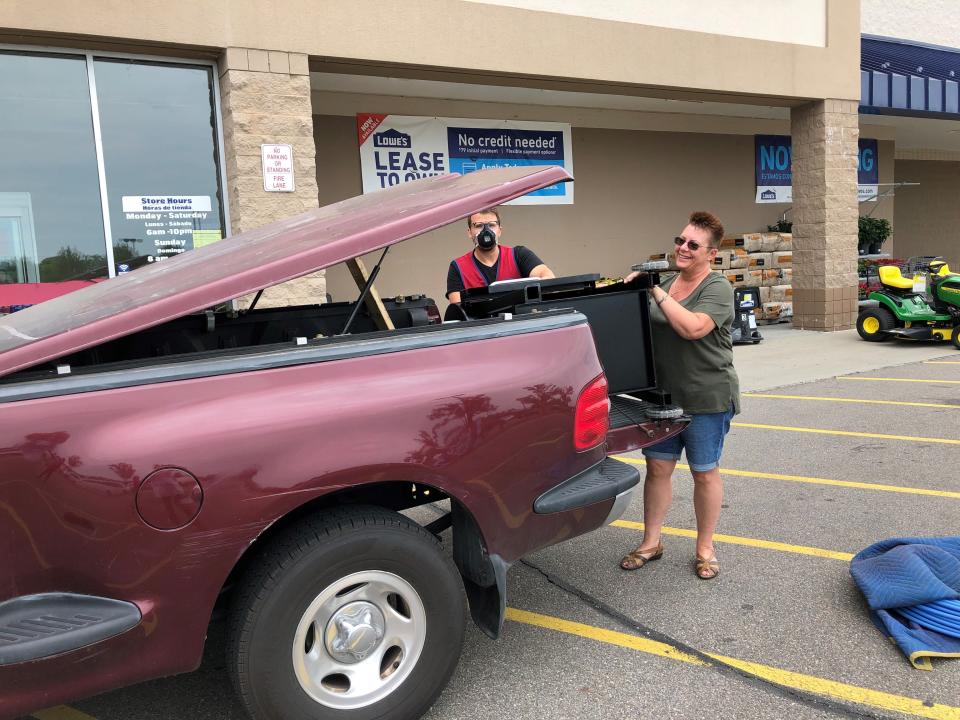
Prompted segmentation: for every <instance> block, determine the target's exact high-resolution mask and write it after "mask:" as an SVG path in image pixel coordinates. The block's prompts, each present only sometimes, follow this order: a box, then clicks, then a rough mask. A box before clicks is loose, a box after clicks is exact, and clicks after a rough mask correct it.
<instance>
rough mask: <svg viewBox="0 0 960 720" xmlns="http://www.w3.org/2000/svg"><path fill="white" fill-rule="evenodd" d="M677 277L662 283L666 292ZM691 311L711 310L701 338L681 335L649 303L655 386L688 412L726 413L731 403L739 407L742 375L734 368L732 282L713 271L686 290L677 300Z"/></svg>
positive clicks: (704, 311) (696, 413) (735, 409)
mask: <svg viewBox="0 0 960 720" xmlns="http://www.w3.org/2000/svg"><path fill="white" fill-rule="evenodd" d="M676 278H677V276H676V275H674V276H673V277H671V278H669V279H667V280H665V281H664V282H663V283H661V285H660V287H661V288H662V289H663V290H664V291H667V292H669V290H670V286H671V285H673V282H674V280H676ZM667 302H669V301H667ZM679 302H680V304H681V305H683V307H685V308H686V309H687V310H689V311H690V312H695V313H704V314H706V315H709V316H710V317H711V318H712V319H713V322H714V324H715V327H714V328H713V330H711V331H710V332H709V333H707V334H706V335H704V336H703V337H702V338H700V339H699V340H684V339H683V338H682V337H680V336H679V335H678V334H677V331H676V330H674V329H673V328H672V327H671V326H670V322H669V321H668V320H667V318H666V316H664V314H663V311H662V310H661V309H660V307H658V306H657V304H656V303H655V302H651V303H650V320H651V325H652V327H653V353H654V363H655V367H656V370H657V385H658V386H659V387H660V388H662V389H663V390H666V391H668V392H669V393H670V395H671V396H672V400H673V402H674V403H675V404H676V405H679V406H680V407H682V408H683V410H684V412H686V413H687V414H695V415H701V414H706V413H718V412H726V411H727V410H728V409H729V408H730V405H731V404H733V407H734V412H735V413H739V412H740V380H739V378H738V377H737V371H736V370H734V368H733V343H732V342H731V339H730V326H731V324H732V323H733V317H734V310H733V287H732V286H731V285H730V283H729V281H728V280H727V279H726V278H725V277H724V276H723V275H719V274H717V273H714V272H711V273H710V274H709V275H707V277H706V278H704V279H703V282H701V283H700V284H699V285H698V286H697V287H696V288H695V289H694V291H693V292H692V293H690V295H688V296H687V297H686V298H684V299H683V300H680V301H679Z"/></svg>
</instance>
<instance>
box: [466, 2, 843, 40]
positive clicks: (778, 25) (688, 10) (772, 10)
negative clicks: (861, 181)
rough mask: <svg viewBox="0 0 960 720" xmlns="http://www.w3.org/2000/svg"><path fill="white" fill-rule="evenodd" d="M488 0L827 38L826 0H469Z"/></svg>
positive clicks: (748, 34) (722, 30)
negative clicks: (728, 0)
mask: <svg viewBox="0 0 960 720" xmlns="http://www.w3.org/2000/svg"><path fill="white" fill-rule="evenodd" d="M467 1H468V2H478V3H486V4H488V5H506V6H507V7H515V8H525V9H527V10H541V11H544V12H554V13H564V14H566V15H580V16H582V17H592V18H600V19H603V20H617V21H620V22H630V23H637V24H639V25H654V26H656V27H667V28H674V29H677V30H693V31H694V32H704V33H713V34H717V35H731V36H733V37H742V38H755V39H758V40H775V41H777V42H786V43H800V44H803V45H819V46H821V47H822V46H823V45H825V44H826V40H827V0H777V1H776V2H775V3H772V2H770V0H737V2H736V6H735V7H731V4H730V3H705V2H703V0H670V2H623V1H622V0H467Z"/></svg>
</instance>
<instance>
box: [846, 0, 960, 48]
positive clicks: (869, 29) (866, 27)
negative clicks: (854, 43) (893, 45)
mask: <svg viewBox="0 0 960 720" xmlns="http://www.w3.org/2000/svg"><path fill="white" fill-rule="evenodd" d="M860 4H861V8H862V12H861V20H860V29H861V31H862V32H864V33H865V34H867V35H880V36H883V37H893V38H900V39H902V40H913V41H915V42H923V43H930V44H932V45H943V46H946V47H952V48H960V24H958V23H957V22H956V17H957V0H860Z"/></svg>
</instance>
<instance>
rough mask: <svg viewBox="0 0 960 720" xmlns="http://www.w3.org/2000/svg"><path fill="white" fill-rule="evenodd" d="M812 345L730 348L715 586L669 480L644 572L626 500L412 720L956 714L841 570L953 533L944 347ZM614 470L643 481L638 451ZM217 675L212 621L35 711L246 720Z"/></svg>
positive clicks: (559, 558)
mask: <svg viewBox="0 0 960 720" xmlns="http://www.w3.org/2000/svg"><path fill="white" fill-rule="evenodd" d="M770 335H771V339H774V338H776V337H783V338H785V339H784V340H783V342H784V343H786V342H795V338H796V336H792V335H787V334H784V333H781V334H779V335H778V332H777V331H774V332H772V333H770ZM821 337H823V336H821ZM826 342H827V343H834V346H833V347H836V348H839V349H838V350H837V351H836V356H835V357H833V356H830V357H827V356H828V355H829V353H828V352H826V351H824V352H821V353H820V354H819V356H818V355H817V353H816V352H815V351H814V350H813V349H812V348H811V349H808V350H807V351H806V353H805V354H806V355H807V356H808V357H816V360H817V363H819V364H820V365H821V366H823V367H827V368H829V372H827V371H826V370H824V369H823V368H821V369H820V370H818V371H810V370H809V369H805V368H804V367H803V363H804V360H805V358H804V355H803V354H801V355H799V356H796V357H794V362H795V363H797V365H798V366H799V367H791V368H784V371H783V372H782V373H781V375H780V377H783V378H788V379H789V380H791V381H792V382H785V383H783V384H781V385H779V386H778V385H775V384H771V382H770V381H769V380H767V379H766V378H769V377H775V376H776V375H775V369H776V368H775V367H771V368H767V367H763V368H758V367H757V366H758V365H760V364H761V363H762V362H766V363H769V364H771V365H775V364H776V363H777V362H780V361H781V360H780V357H781V354H780V351H781V350H782V348H778V347H776V346H775V347H774V351H771V352H768V353H767V354H766V355H763V356H761V353H760V352H759V348H757V347H751V348H746V349H745V350H746V352H742V350H744V349H742V348H738V349H737V364H738V369H740V372H741V376H742V377H744V378H745V382H744V387H745V389H746V392H744V397H743V412H742V413H741V414H740V415H739V416H737V418H735V423H734V427H733V428H732V430H731V432H730V434H729V436H728V438H727V443H726V449H725V452H724V457H723V477H724V485H725V490H724V509H723V514H722V516H721V520H720V526H719V528H718V533H720V535H718V537H717V542H716V547H717V552H718V555H719V557H720V560H721V563H722V572H721V574H720V576H719V577H718V578H716V579H715V580H710V581H702V580H699V579H698V578H697V577H696V576H695V575H694V572H693V566H692V560H693V553H694V532H693V529H694V528H695V522H694V514H693V504H692V490H693V484H692V478H691V476H690V474H689V472H688V471H687V470H686V469H683V468H682V467H681V469H680V470H678V472H677V474H676V476H675V487H674V503H673V506H672V508H671V510H670V513H669V515H668V518H667V523H666V525H667V527H666V529H665V531H664V532H665V535H664V546H665V552H664V556H663V558H662V559H661V560H659V561H658V562H655V563H651V564H649V565H648V566H647V567H645V568H643V569H641V570H639V571H636V572H632V573H628V572H624V571H622V570H620V569H619V567H618V561H619V559H620V557H621V556H622V555H623V554H624V552H626V551H628V550H630V549H632V548H633V547H634V546H635V545H636V544H637V543H638V542H639V540H640V537H641V533H642V522H643V508H642V502H641V500H640V498H639V497H638V498H636V499H635V500H634V503H633V504H632V506H631V507H630V508H629V509H628V511H627V513H626V514H625V515H624V516H623V518H621V520H620V521H617V522H615V523H614V524H613V525H611V526H608V527H605V528H602V529H601V530H599V531H597V532H595V533H592V534H589V535H586V536H582V537H579V538H575V539H573V540H571V541H568V542H566V543H563V544H561V545H558V546H555V547H551V548H548V549H545V550H542V551H540V552H538V553H535V554H534V555H532V556H530V557H529V558H526V559H525V561H524V562H522V563H518V564H517V565H515V566H514V567H513V568H512V570H511V572H510V575H509V582H510V595H509V598H508V605H509V608H510V609H509V611H508V612H509V615H508V620H507V623H506V624H505V627H504V631H503V635H502V637H501V638H500V639H499V640H497V641H492V640H489V639H488V638H486V637H485V636H484V635H482V634H481V633H480V632H479V631H478V630H476V629H475V628H474V627H473V626H472V625H468V631H467V638H466V642H465V644H464V650H463V656H462V659H461V661H460V665H459V666H458V668H457V671H456V672H455V674H454V676H453V679H452V680H451V682H450V685H449V686H448V687H447V689H446V691H445V692H444V693H443V695H442V696H441V697H440V698H439V700H438V701H437V703H436V704H435V705H434V707H433V708H432V709H431V710H430V711H429V713H428V714H427V716H426V717H427V718H430V720H440V719H441V718H442V719H456V718H464V719H467V718H469V720H484V719H486V718H491V719H493V718H496V719H497V720H503V719H504V718H539V717H552V718H582V717H612V716H624V717H638V718H678V719H680V718H683V719H686V718H701V717H711V718H784V717H789V718H801V719H805V718H821V717H844V716H846V717H878V718H903V717H927V718H956V719H960V658H956V659H948V658H945V659H934V661H933V670H932V671H922V670H918V669H915V668H913V667H912V666H911V665H910V664H909V662H908V661H907V660H906V658H905V657H904V656H903V655H902V653H901V652H900V651H899V650H898V649H897V648H896V647H895V646H894V645H893V644H891V643H890V642H889V641H888V640H887V639H886V638H885V637H884V636H883V635H882V634H881V633H880V632H878V631H877V630H876V629H875V628H874V627H873V625H872V624H871V622H870V619H869V617H868V614H867V611H866V606H865V603H864V601H863V599H862V597H861V595H860V593H859V591H858V590H857V588H856V586H855V585H854V583H853V581H852V580H851V578H850V574H849V560H850V557H851V556H852V555H853V554H854V553H856V552H857V551H858V550H860V549H862V548H864V547H865V546H867V545H869V544H871V543H873V542H876V541H878V540H881V539H884V538H888V537H896V536H924V535H956V534H960V475H958V474H957V472H956V467H957V464H958V461H960V353H957V352H956V351H954V350H953V348H952V347H951V346H949V345H941V346H922V347H920V348H919V357H915V356H916V355H917V354H918V349H917V348H907V350H908V351H909V354H905V353H904V352H902V350H903V348H902V347H898V346H896V345H895V344H886V345H883V346H879V347H878V346H868V345H866V344H865V343H860V344H859V345H855V344H847V342H846V340H844V339H837V338H832V339H831V338H828V339H827V341H826ZM848 352H860V353H864V354H866V353H870V354H871V358H870V359H868V360H865V359H863V358H861V359H860V360H859V363H860V364H859V365H858V364H857V362H855V361H851V359H850V358H846V357H845V353H848ZM884 352H888V355H887V356H884V355H883V353H884ZM854 360H856V359H854ZM815 376H819V377H815ZM758 378H759V379H758ZM623 459H624V460H626V461H627V462H631V463H635V464H638V465H639V466H640V469H641V471H642V470H643V467H642V456H641V455H640V454H639V453H632V454H630V455H628V456H624V458H623ZM417 512H419V513H420V514H421V515H422V516H423V519H426V520H429V519H431V518H430V517H429V516H428V515H429V509H425V508H424V509H418V511H417ZM418 519H419V518H418ZM445 537H446V535H445ZM223 666H224V662H223V660H222V638H221V637H220V629H219V628H214V629H213V630H212V632H211V637H210V641H209V643H208V651H207V654H206V659H205V661H204V663H203V665H202V667H201V669H200V670H199V671H198V672H196V673H193V674H190V675H183V676H179V677H174V678H168V679H164V680H158V681H154V682H149V683H144V684H141V685H138V686H135V687H132V688H127V689H124V690H119V691H116V692H112V693H108V694H104V695H101V696H98V697H95V698H91V699H88V700H84V701H80V702H77V703H74V704H72V705H71V706H70V707H61V708H54V709H51V710H47V711H41V712H38V713H36V714H35V715H34V716H35V717H37V718H40V720H87V719H88V718H89V717H93V718H97V719H98V720H121V719H123V720H152V719H153V718H190V719H191V720H227V719H229V718H242V717H244V713H243V711H242V709H241V708H240V707H239V705H238V704H237V703H236V701H235V700H234V699H233V697H232V695H231V689H230V685H229V682H228V679H227V677H226V674H225V673H224V672H223Z"/></svg>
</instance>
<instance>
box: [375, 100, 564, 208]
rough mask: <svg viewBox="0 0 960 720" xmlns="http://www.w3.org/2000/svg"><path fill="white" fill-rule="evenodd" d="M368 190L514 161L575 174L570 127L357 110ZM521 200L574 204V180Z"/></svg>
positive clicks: (510, 164) (464, 172)
mask: <svg viewBox="0 0 960 720" xmlns="http://www.w3.org/2000/svg"><path fill="white" fill-rule="evenodd" d="M357 139H358V141H359V144H360V169H361V173H362V176H363V192H364V193H369V192H374V191H376V190H380V189H382V188H385V187H390V186H392V185H400V184H402V183H406V182H410V181H411V180H417V179H419V178H422V177H429V176H431V175H443V174H445V173H450V172H455V173H460V174H466V173H470V172H473V171H475V170H482V169H483V168H493V167H509V166H513V165H560V166H561V167H563V168H566V170H567V172H569V173H570V174H571V175H572V174H573V155H572V152H571V139H570V126H569V125H567V124H564V123H547V122H524V121H519V120H460V119H457V118H436V117H412V116H407V115H376V114H373V113H362V114H360V115H357ZM512 202H513V204H516V205H571V204H573V183H558V184H556V185H551V186H550V187H546V188H543V189H542V190H537V191H536V192H533V193H530V194H529V195H525V196H524V197H521V198H517V199H516V200H513V201H512Z"/></svg>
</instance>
